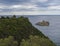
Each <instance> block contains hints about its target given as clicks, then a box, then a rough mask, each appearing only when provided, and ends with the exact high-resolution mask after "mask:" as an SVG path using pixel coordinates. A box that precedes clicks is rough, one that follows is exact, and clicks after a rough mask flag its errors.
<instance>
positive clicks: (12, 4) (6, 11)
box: [0, 0, 60, 15]
mask: <svg viewBox="0 0 60 46" xmlns="http://www.w3.org/2000/svg"><path fill="white" fill-rule="evenodd" d="M0 15H60V0H0Z"/></svg>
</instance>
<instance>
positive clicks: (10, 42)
mask: <svg viewBox="0 0 60 46" xmlns="http://www.w3.org/2000/svg"><path fill="white" fill-rule="evenodd" d="M17 45H18V43H17V41H14V38H13V37H12V36H9V37H8V38H4V39H0V46H17Z"/></svg>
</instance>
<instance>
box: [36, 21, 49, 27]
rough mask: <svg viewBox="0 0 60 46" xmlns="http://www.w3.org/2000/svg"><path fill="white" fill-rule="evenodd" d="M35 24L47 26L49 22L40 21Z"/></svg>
mask: <svg viewBox="0 0 60 46" xmlns="http://www.w3.org/2000/svg"><path fill="white" fill-rule="evenodd" d="M36 25H40V26H49V22H48V21H42V22H38V23H36Z"/></svg>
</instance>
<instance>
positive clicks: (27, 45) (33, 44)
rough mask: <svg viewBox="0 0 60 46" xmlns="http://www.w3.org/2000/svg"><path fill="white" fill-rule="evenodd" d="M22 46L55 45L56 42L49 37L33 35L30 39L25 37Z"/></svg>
mask: <svg viewBox="0 0 60 46" xmlns="http://www.w3.org/2000/svg"><path fill="white" fill-rule="evenodd" d="M20 46H55V44H53V42H51V41H50V40H49V39H46V38H41V37H39V36H32V35H31V36H30V39H28V40H24V39H23V40H22V42H21V45H20Z"/></svg>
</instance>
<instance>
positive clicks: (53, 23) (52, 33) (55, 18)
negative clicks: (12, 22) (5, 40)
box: [4, 15, 60, 46]
mask: <svg viewBox="0 0 60 46" xmlns="http://www.w3.org/2000/svg"><path fill="white" fill-rule="evenodd" d="M4 16H5V17H6V15H4ZM16 16H17V17H19V16H20V15H16ZM23 16H24V17H28V19H29V21H30V22H31V23H32V25H33V26H34V27H36V28H37V29H38V30H40V31H41V32H42V33H43V34H44V35H45V36H47V37H48V38H49V39H50V40H51V41H53V42H54V43H55V44H56V45H57V46H60V15H23ZM9 17H11V16H9ZM43 20H44V21H48V22H49V26H39V25H36V23H38V22H41V21H43Z"/></svg>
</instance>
